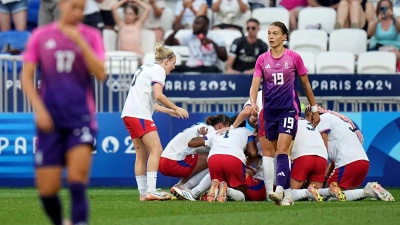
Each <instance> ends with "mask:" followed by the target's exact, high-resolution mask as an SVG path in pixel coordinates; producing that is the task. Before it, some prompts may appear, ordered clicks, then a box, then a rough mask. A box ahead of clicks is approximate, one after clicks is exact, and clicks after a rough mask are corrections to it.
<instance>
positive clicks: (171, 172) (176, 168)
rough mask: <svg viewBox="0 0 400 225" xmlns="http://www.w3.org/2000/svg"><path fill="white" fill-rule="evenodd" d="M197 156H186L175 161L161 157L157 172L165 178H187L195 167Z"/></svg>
mask: <svg viewBox="0 0 400 225" xmlns="http://www.w3.org/2000/svg"><path fill="white" fill-rule="evenodd" d="M198 157H199V155H197V154H193V155H187V156H186V157H185V159H183V160H181V161H176V160H172V159H168V158H164V157H161V159H160V164H159V165H158V170H159V171H160V172H161V173H162V174H163V175H165V176H169V177H178V178H187V177H189V176H190V174H192V172H193V170H194V168H195V167H196V165H197V159H198Z"/></svg>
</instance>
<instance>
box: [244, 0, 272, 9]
mask: <svg viewBox="0 0 400 225" xmlns="http://www.w3.org/2000/svg"><path fill="white" fill-rule="evenodd" d="M248 2H249V5H250V9H251V10H252V11H253V10H254V9H257V8H265V7H269V5H267V6H266V5H264V3H265V1H264V0H248Z"/></svg>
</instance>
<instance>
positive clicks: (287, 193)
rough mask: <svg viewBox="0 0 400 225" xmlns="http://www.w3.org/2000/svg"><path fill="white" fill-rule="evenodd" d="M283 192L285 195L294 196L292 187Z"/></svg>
mask: <svg viewBox="0 0 400 225" xmlns="http://www.w3.org/2000/svg"><path fill="white" fill-rule="evenodd" d="M283 192H284V193H285V196H290V197H292V189H291V188H288V189H285V190H283Z"/></svg>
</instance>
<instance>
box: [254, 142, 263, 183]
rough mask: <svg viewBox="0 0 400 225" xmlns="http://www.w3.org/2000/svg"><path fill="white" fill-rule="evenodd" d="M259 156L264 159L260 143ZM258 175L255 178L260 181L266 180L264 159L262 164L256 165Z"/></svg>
mask: <svg viewBox="0 0 400 225" xmlns="http://www.w3.org/2000/svg"><path fill="white" fill-rule="evenodd" d="M257 155H258V156H260V157H262V156H263V155H262V150H261V144H260V142H257ZM256 169H257V171H256V174H254V176H253V177H254V178H257V179H259V180H264V172H263V166H262V159H261V160H260V162H259V163H258V164H257V165H256Z"/></svg>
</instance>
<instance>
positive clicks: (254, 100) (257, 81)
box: [250, 76, 261, 114]
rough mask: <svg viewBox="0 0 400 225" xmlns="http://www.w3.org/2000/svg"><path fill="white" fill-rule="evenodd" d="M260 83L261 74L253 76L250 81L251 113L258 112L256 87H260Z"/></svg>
mask: <svg viewBox="0 0 400 225" xmlns="http://www.w3.org/2000/svg"><path fill="white" fill-rule="evenodd" d="M260 84H261V76H260V77H258V76H253V80H252V82H251V87H250V104H251V108H252V109H253V114H258V110H259V109H258V106H257V95H258V89H259V88H260Z"/></svg>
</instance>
